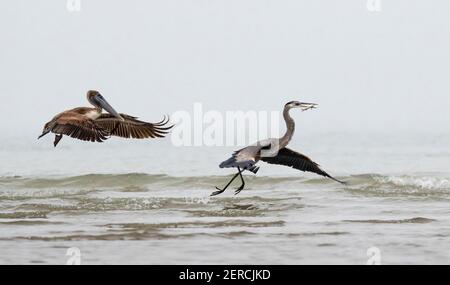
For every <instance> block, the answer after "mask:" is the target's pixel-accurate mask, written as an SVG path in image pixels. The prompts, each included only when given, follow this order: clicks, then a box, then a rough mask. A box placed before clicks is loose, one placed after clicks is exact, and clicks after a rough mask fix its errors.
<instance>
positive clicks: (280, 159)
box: [211, 101, 345, 196]
mask: <svg viewBox="0 0 450 285" xmlns="http://www.w3.org/2000/svg"><path fill="white" fill-rule="evenodd" d="M293 108H300V109H302V111H306V110H309V109H315V108H317V104H314V103H302V102H298V101H291V102H288V103H287V104H286V105H285V106H284V111H283V117H284V120H285V122H286V127H287V131H286V133H285V135H284V136H283V137H281V138H272V139H267V140H263V141H259V142H257V143H256V144H254V145H250V146H248V147H245V148H243V149H241V150H238V151H236V152H234V153H233V155H232V157H231V158H229V159H228V160H226V161H224V162H222V163H221V164H220V168H237V170H238V173H236V174H235V175H234V176H233V178H232V179H231V180H230V182H228V184H227V185H226V186H225V187H224V188H223V189H220V188H217V187H216V189H217V190H218V191H215V192H214V193H212V194H211V196H215V195H218V194H221V193H223V192H224V191H225V190H226V189H227V188H228V186H230V184H231V183H232V182H233V181H234V180H235V179H236V178H237V177H238V176H240V178H241V182H242V184H241V186H240V187H239V188H238V189H237V190H236V192H235V194H238V193H239V192H241V191H242V189H244V187H245V181H244V178H243V177H242V172H243V171H245V170H248V171H250V172H253V173H254V174H256V173H257V172H258V170H259V167H258V166H256V163H258V162H259V161H260V160H262V161H264V162H267V163H270V164H278V165H284V166H289V167H292V168H295V169H298V170H301V171H308V172H313V173H316V174H319V175H322V176H325V177H328V178H330V179H333V180H334V181H337V182H339V183H343V184H345V182H342V181H339V180H337V179H336V178H334V177H332V176H331V175H329V174H328V173H326V172H325V171H323V170H322V169H320V166H319V165H318V164H317V163H315V162H314V161H312V160H311V159H310V158H308V157H307V156H305V155H303V154H301V153H298V152H295V151H293V150H291V149H289V148H287V147H286V146H287V145H288V144H289V142H290V141H291V139H292V137H293V135H294V131H295V122H294V120H293V119H292V117H291V116H290V114H289V111H290V110H291V109H293Z"/></svg>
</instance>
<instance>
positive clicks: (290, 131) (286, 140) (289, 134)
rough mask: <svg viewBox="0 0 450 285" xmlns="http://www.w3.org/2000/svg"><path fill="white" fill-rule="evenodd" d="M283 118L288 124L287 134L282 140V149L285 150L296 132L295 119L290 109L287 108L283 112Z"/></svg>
mask: <svg viewBox="0 0 450 285" xmlns="http://www.w3.org/2000/svg"><path fill="white" fill-rule="evenodd" d="M283 117H284V121H285V122H286V129H287V130H286V133H285V134H284V136H282V137H281V138H280V148H284V147H286V146H287V145H288V143H289V142H290V141H291V139H292V136H293V135H294V131H295V122H294V119H292V117H291V115H290V114H289V108H285V109H284V111H283Z"/></svg>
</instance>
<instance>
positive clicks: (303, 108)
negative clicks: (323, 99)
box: [298, 102, 318, 112]
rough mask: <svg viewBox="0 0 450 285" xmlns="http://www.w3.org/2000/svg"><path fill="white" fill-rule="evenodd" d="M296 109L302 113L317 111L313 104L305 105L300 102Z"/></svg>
mask: <svg viewBox="0 0 450 285" xmlns="http://www.w3.org/2000/svg"><path fill="white" fill-rule="evenodd" d="M298 107H299V108H300V109H302V111H303V112H304V111H308V110H311V109H317V107H318V105H317V104H315V103H305V102H300V103H299V104H298Z"/></svg>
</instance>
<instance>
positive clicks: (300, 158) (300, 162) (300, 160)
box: [261, 148, 345, 184]
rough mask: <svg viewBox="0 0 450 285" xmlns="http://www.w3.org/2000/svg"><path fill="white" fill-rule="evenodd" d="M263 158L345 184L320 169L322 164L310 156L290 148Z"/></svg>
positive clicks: (263, 159) (268, 161)
mask: <svg viewBox="0 0 450 285" xmlns="http://www.w3.org/2000/svg"><path fill="white" fill-rule="evenodd" d="M261 160H262V161H264V162H267V163H270V164H279V165H285V166H289V167H292V168H295V169H298V170H301V171H307V172H313V173H316V174H319V175H322V176H325V177H328V178H330V179H333V180H334V181H337V182H339V183H343V184H345V183H344V182H342V181H339V180H337V179H336V178H334V177H332V176H331V175H329V174H328V173H326V172H325V171H323V170H322V169H320V166H319V165H318V164H317V163H315V162H314V161H312V160H311V159H310V158H309V157H307V156H305V155H303V154H301V153H298V152H295V151H293V150H290V149H288V148H282V149H280V150H279V152H278V155H276V156H273V157H261Z"/></svg>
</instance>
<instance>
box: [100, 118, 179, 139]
mask: <svg viewBox="0 0 450 285" xmlns="http://www.w3.org/2000/svg"><path fill="white" fill-rule="evenodd" d="M120 116H122V118H123V119H124V121H122V120H120V119H118V118H116V117H114V116H112V115H110V114H102V115H101V116H100V117H99V118H98V119H96V120H95V121H94V122H95V124H97V125H98V126H100V127H101V128H104V129H106V130H107V131H108V132H109V133H110V135H111V136H118V137H122V138H133V139H145V138H156V137H158V138H162V137H164V136H165V135H166V134H167V133H168V132H169V130H170V129H171V128H172V127H173V126H167V123H168V122H169V118H167V119H166V118H164V119H163V120H162V121H161V122H158V123H154V124H152V123H147V122H143V121H139V120H138V119H137V118H136V117H132V116H129V115H126V114H120Z"/></svg>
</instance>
